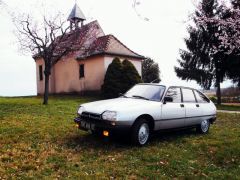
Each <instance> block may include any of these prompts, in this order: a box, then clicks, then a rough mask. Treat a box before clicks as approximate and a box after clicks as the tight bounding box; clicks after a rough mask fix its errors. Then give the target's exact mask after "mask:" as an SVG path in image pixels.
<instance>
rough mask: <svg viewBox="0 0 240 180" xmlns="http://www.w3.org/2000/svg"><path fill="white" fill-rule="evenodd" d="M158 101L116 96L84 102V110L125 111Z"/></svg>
mask: <svg viewBox="0 0 240 180" xmlns="http://www.w3.org/2000/svg"><path fill="white" fill-rule="evenodd" d="M152 103H156V102H155V101H149V100H144V99H137V98H115V99H109V100H102V101H95V102H90V103H86V104H82V105H81V106H83V107H84V111H86V112H92V113H98V114H101V113H103V112H104V111H106V110H110V111H117V112H119V111H124V110H126V109H128V110H129V109H130V108H134V109H135V108H137V109H140V108H146V107H148V105H150V104H152Z"/></svg>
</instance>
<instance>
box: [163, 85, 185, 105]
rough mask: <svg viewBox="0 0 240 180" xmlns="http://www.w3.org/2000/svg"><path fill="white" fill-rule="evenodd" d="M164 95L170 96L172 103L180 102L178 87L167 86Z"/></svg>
mask: <svg viewBox="0 0 240 180" xmlns="http://www.w3.org/2000/svg"><path fill="white" fill-rule="evenodd" d="M166 96H169V97H172V98H173V101H172V102H173V103H181V102H182V97H181V90H180V88H169V89H168V91H167V93H166Z"/></svg>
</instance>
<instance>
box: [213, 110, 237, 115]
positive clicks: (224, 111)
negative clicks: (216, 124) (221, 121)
mask: <svg viewBox="0 0 240 180" xmlns="http://www.w3.org/2000/svg"><path fill="white" fill-rule="evenodd" d="M217 112H221V113H237V114H238V113H240V111H227V110H217Z"/></svg>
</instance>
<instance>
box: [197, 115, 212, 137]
mask: <svg viewBox="0 0 240 180" xmlns="http://www.w3.org/2000/svg"><path fill="white" fill-rule="evenodd" d="M209 128H210V122H209V120H207V119H206V120H203V121H202V122H201V124H200V125H198V127H197V132H199V133H201V134H206V133H208V131H209Z"/></svg>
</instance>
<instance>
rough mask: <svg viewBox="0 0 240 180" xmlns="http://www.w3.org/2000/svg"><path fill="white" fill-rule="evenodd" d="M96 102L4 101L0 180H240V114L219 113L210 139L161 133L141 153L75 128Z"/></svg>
mask: <svg viewBox="0 0 240 180" xmlns="http://www.w3.org/2000/svg"><path fill="white" fill-rule="evenodd" d="M92 100H94V98H79V97H73V96H64V97H51V98H50V102H49V103H50V104H49V105H48V106H43V105H42V104H41V102H42V100H41V99H40V98H38V97H29V98H0V179H4V178H6V179H9V178H13V179H16V178H20V179H22V178H26V177H28V178H32V179H38V178H46V179H49V178H61V179H63V178H75V179H77V178H80V177H85V176H90V177H92V178H95V177H100V178H111V177H112V178H114V177H118V178H127V179H128V178H130V179H137V178H139V177H140V178H145V177H148V178H154V177H159V178H169V179H172V178H181V179H182V178H189V179H190V178H220V179H240V114H223V113H219V114H218V120H217V121H216V124H214V125H213V126H212V127H211V129H210V133H209V134H207V135H204V136H203V135H198V134H196V133H195V131H194V130H188V131H180V132H172V133H161V134H157V135H155V136H154V137H153V139H152V140H151V141H150V143H149V144H148V145H147V146H146V147H143V148H138V147H132V146H131V145H130V144H128V143H127V142H121V141H116V140H111V139H108V138H100V137H94V136H91V135H90V134H89V133H86V132H83V131H80V130H78V129H77V128H76V127H75V124H74V123H73V118H74V117H75V114H76V108H77V107H78V105H79V104H80V103H83V102H88V101H92ZM85 178H86V177H85Z"/></svg>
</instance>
